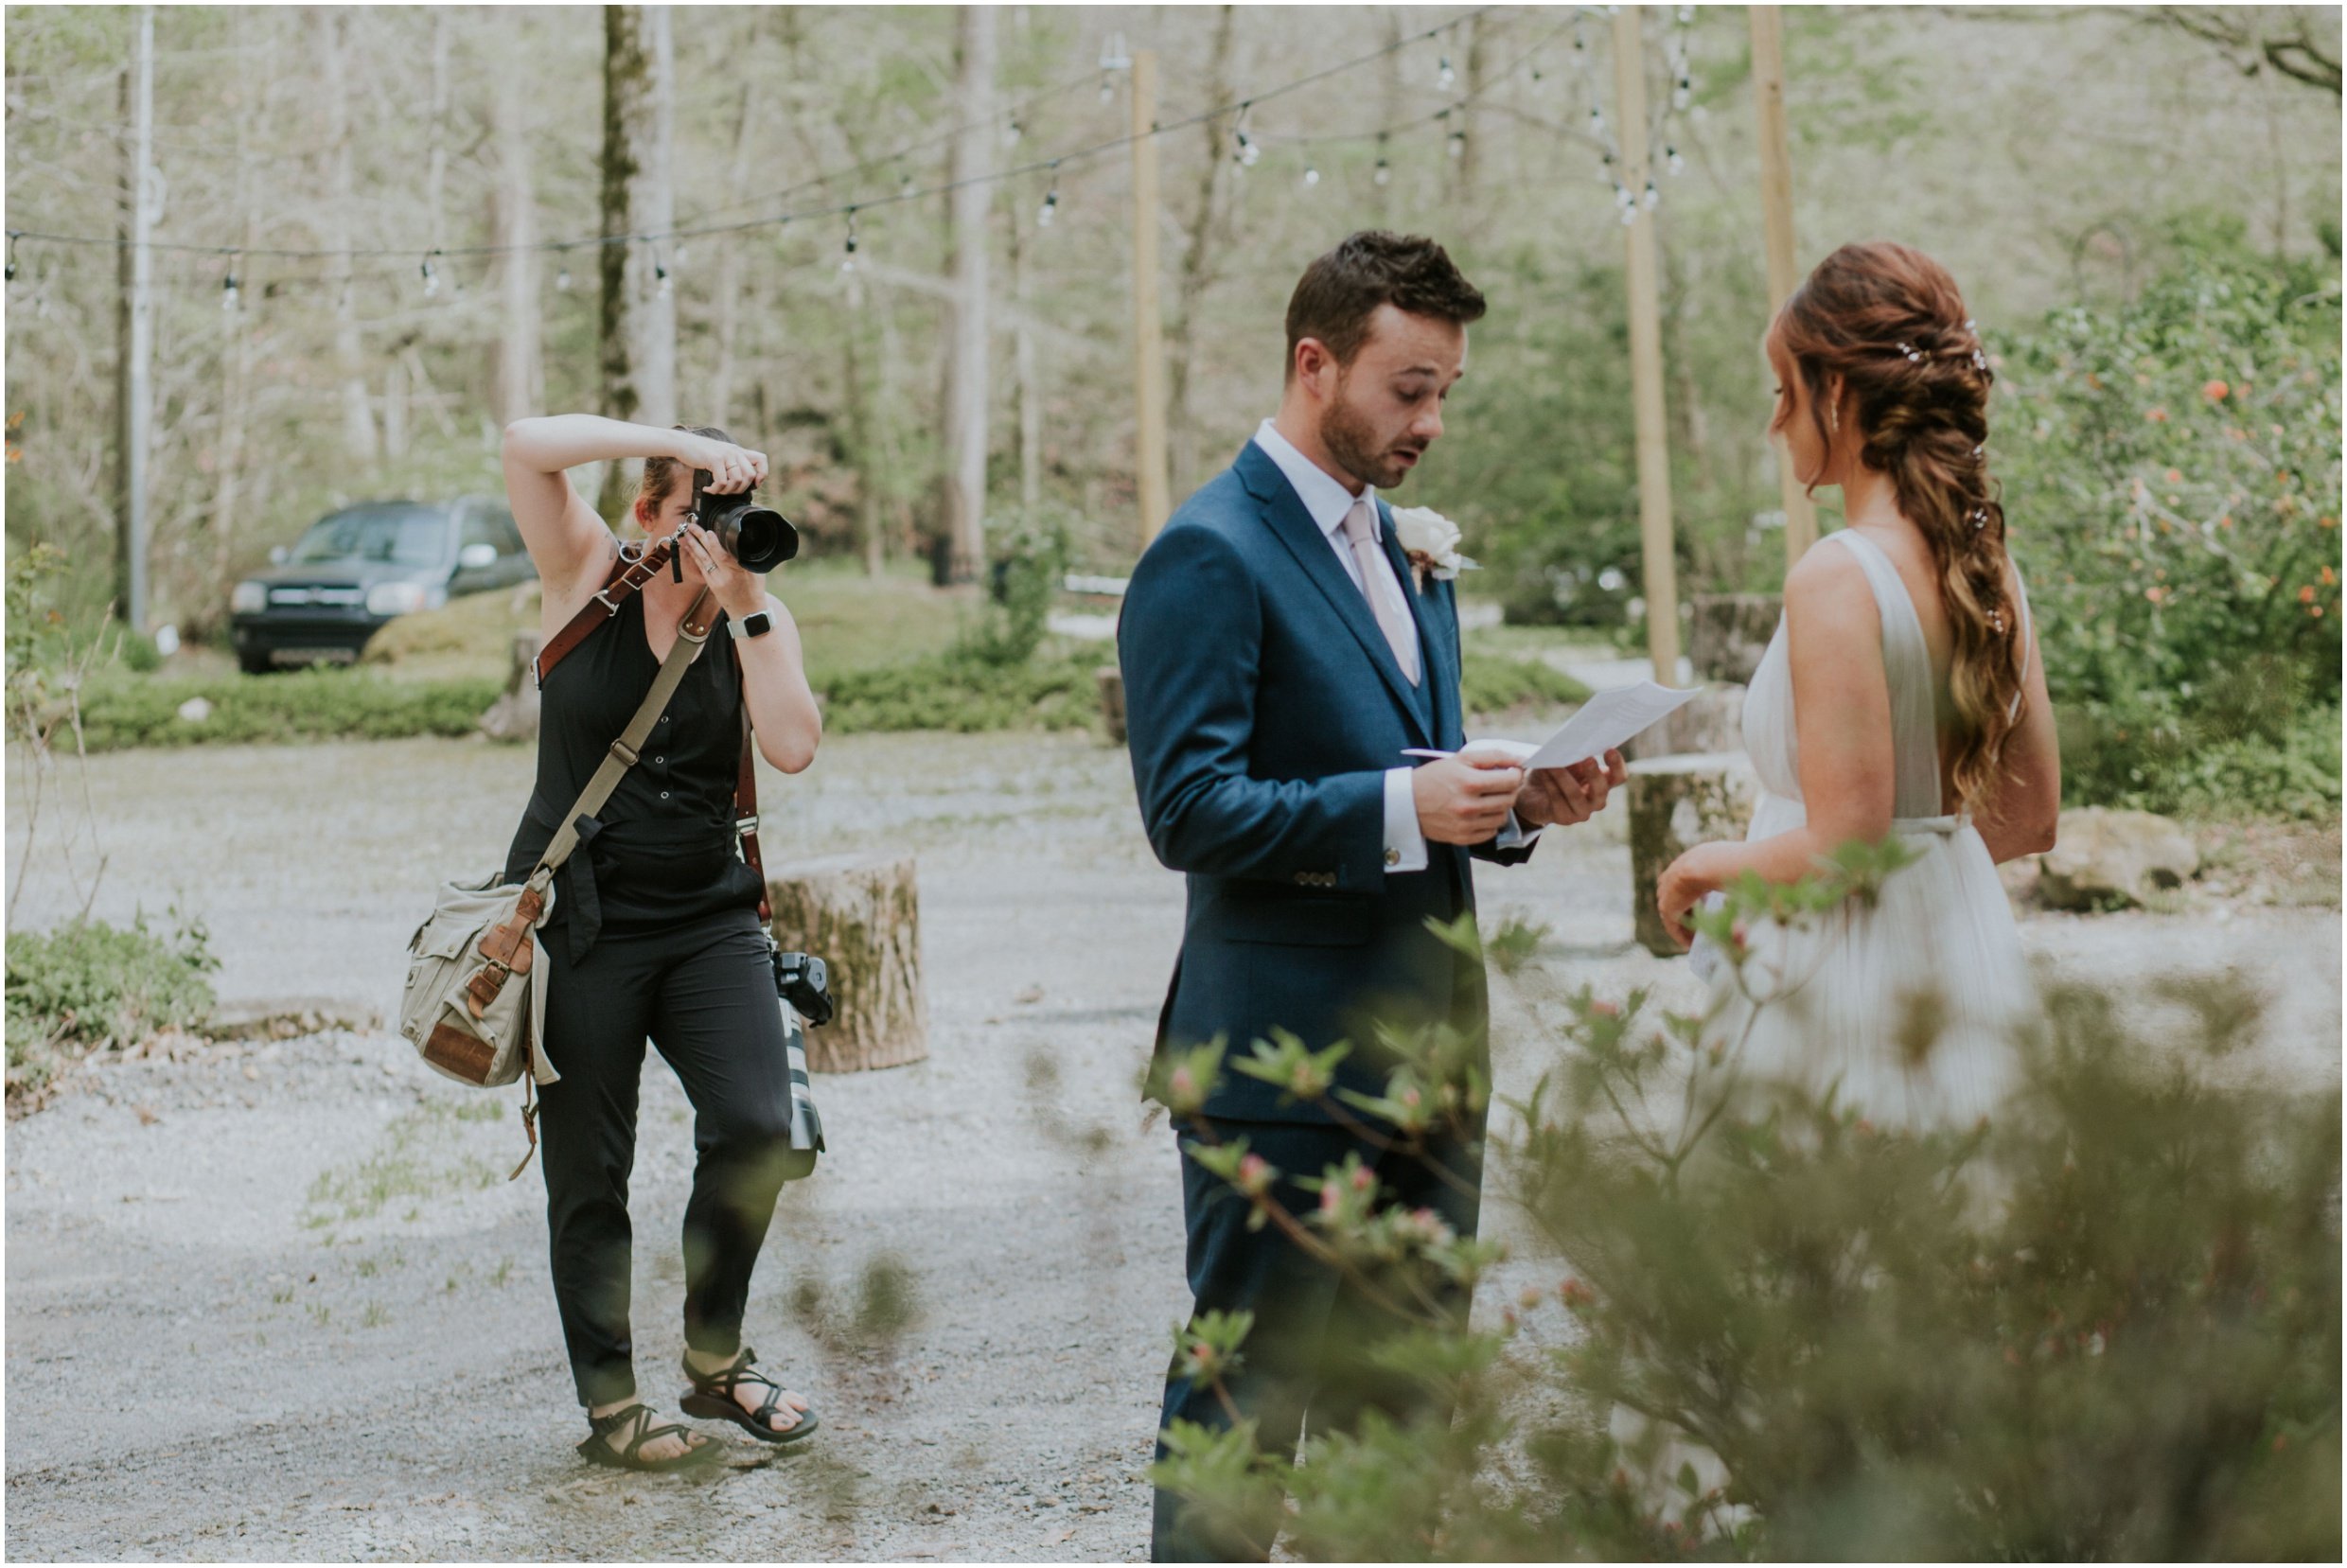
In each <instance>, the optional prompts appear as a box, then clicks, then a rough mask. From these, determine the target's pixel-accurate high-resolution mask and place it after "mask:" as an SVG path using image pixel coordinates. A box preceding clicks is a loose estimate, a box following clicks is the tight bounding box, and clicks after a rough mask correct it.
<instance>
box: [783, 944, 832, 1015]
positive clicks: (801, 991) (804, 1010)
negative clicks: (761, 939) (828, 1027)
mask: <svg viewBox="0 0 2347 1568" xmlns="http://www.w3.org/2000/svg"><path fill="white" fill-rule="evenodd" d="M773 958H774V989H775V991H776V992H777V993H778V994H779V995H781V996H782V998H783V1000H785V1001H786V1002H788V1003H789V1004H790V1006H791V1009H792V1011H793V1012H795V1013H798V1014H799V1016H800V1017H802V1018H804V1019H805V1020H806V1021H807V1027H808V1028H809V1029H821V1027H822V1026H823V1025H825V1024H827V1023H829V1022H831V1014H832V1002H831V971H830V969H829V968H828V967H827V966H826V965H825V964H824V962H823V960H821V959H819V958H817V957H816V956H815V955H814V954H812V953H785V952H784V951H783V950H782V949H781V948H779V947H778V948H775V949H774V950H773Z"/></svg>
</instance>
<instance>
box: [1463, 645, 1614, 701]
mask: <svg viewBox="0 0 2347 1568" xmlns="http://www.w3.org/2000/svg"><path fill="white" fill-rule="evenodd" d="M1588 700H1589V688H1588V687H1587V686H1585V685H1583V684H1582V683H1581V682H1579V681H1578V680H1576V679H1574V678H1572V677H1571V676H1569V675H1566V674H1565V673H1564V672H1563V671H1562V670H1558V669H1552V668H1550V667H1549V666H1548V665H1546V664H1544V663H1542V662H1541V661H1539V660H1537V659H1499V658H1491V657H1485V658H1480V659H1479V658H1476V657H1475V656H1473V654H1470V655H1469V656H1468V658H1467V661H1466V673H1465V676H1464V678H1462V679H1461V680H1460V681H1459V705H1460V706H1461V707H1462V708H1463V709H1464V710H1465V711H1466V712H1468V713H1469V714H1506V713H1509V712H1511V711H1514V710H1517V709H1528V708H1559V707H1563V706H1565V705H1567V704H1569V703H1575V702H1586V701H1588Z"/></svg>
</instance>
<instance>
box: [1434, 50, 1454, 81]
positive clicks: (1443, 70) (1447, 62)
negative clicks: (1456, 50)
mask: <svg viewBox="0 0 2347 1568" xmlns="http://www.w3.org/2000/svg"><path fill="white" fill-rule="evenodd" d="M1457 79H1458V73H1457V72H1456V71H1454V70H1452V69H1451V57H1450V56H1449V55H1444V56H1443V57H1442V62H1441V63H1440V64H1439V65H1437V66H1436V67H1435V85H1436V86H1437V87H1448V86H1450V85H1451V83H1452V82H1454V81H1456V80H1457Z"/></svg>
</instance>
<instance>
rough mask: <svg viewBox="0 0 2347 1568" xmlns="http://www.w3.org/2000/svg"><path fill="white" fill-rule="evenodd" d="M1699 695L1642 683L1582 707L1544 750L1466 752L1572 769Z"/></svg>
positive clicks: (1515, 744)
mask: <svg viewBox="0 0 2347 1568" xmlns="http://www.w3.org/2000/svg"><path fill="white" fill-rule="evenodd" d="M1693 696H1695V690H1694V688H1692V687H1690V688H1687V689H1685V690H1684V691H1682V690H1678V689H1675V688H1673V687H1669V686H1658V685H1656V684H1655V683H1654V682H1653V681H1651V680H1642V681H1640V682H1638V684H1636V685H1635V686H1616V687H1615V688H1613V689H1612V690H1611V691H1604V692H1599V693H1598V694H1597V696H1593V697H1591V698H1590V699H1589V700H1588V701H1587V702H1584V703H1582V704H1581V708H1580V712H1579V713H1577V714H1574V715H1573V716H1572V717H1571V718H1569V719H1567V720H1565V721H1564V726H1563V728H1562V729H1560V730H1559V731H1557V732H1556V733H1555V734H1553V735H1551V736H1549V737H1548V738H1547V739H1546V740H1544V741H1543V742H1541V744H1540V745H1538V746H1531V745H1527V744H1526V743H1525V742H1523V741H1517V740H1473V741H1469V742H1468V743H1467V744H1466V745H1465V746H1464V747H1462V748H1461V751H1462V752H1465V753H1473V752H1485V753H1496V754H1498V755H1501V756H1505V757H1507V758H1508V759H1509V761H1511V762H1513V763H1515V765H1516V766H1519V767H1526V768H1542V767H1570V766H1573V765H1574V764H1575V763H1581V762H1587V761H1589V760H1590V759H1591V758H1593V757H1602V756H1604V755H1605V754H1606V753H1607V752H1608V751H1611V750H1613V749H1615V748H1616V747H1619V746H1622V745H1624V744H1625V743H1627V742H1628V741H1629V740H1630V738H1631V737H1632V735H1635V734H1637V733H1638V732H1639V731H1642V730H1645V729H1647V728H1649V727H1650V726H1651V725H1654V724H1657V723H1659V722H1661V720H1662V719H1663V718H1664V717H1665V716H1666V715H1667V714H1669V713H1670V712H1671V711H1672V710H1673V709H1675V708H1678V707H1679V706H1681V705H1682V704H1684V703H1685V702H1686V701H1687V700H1688V699H1690V698H1691V697H1693ZM1403 755H1404V756H1411V757H1447V756H1449V755H1450V753H1449V752H1447V751H1427V750H1422V749H1416V748H1413V749H1410V750H1408V751H1405V752H1404V753H1403Z"/></svg>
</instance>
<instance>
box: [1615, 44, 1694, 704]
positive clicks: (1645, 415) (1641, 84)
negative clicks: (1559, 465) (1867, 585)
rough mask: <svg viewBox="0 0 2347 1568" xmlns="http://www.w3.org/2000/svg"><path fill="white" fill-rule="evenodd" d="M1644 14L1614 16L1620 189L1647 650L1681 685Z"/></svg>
mask: <svg viewBox="0 0 2347 1568" xmlns="http://www.w3.org/2000/svg"><path fill="white" fill-rule="evenodd" d="M1645 9H1646V8H1645V7H1643V6H1624V7H1623V8H1622V9H1620V10H1619V11H1617V12H1615V16H1614V96H1615V115H1614V118H1615V126H1616V128H1617V133H1618V134H1619V136H1620V138H1621V151H1622V184H1623V185H1626V186H1627V187H1628V188H1629V190H1630V193H1631V195H1632V197H1634V198H1638V199H1639V201H1640V204H1639V205H1637V206H1634V207H1632V209H1631V210H1632V213H1633V214H1635V218H1634V220H1633V221H1632V222H1631V224H1630V225H1629V245H1630V260H1629V282H1630V390H1631V406H1632V411H1633V412H1634V413H1635V414H1636V417H1637V430H1638V537H1639V541H1640V543H1641V544H1642V545H1643V547H1644V556H1645V564H1646V644H1647V652H1648V653H1649V654H1650V656H1652V658H1653V661H1654V678H1655V679H1656V680H1658V681H1660V682H1661V683H1662V684H1663V685H1666V686H1675V685H1677V684H1678V683H1679V573H1678V565H1677V562H1676V561H1675V560H1674V559H1673V557H1672V554H1671V526H1670V449H1669V446H1668V432H1666V430H1665V428H1664V422H1663V421H1664V414H1663V316H1662V297H1661V292H1660V290H1659V289H1658V287H1657V285H1656V283H1655V277H1654V215H1653V213H1652V212H1650V211H1649V210H1648V209H1647V207H1646V206H1645V205H1644V196H1645V193H1646V187H1647V182H1648V180H1649V178H1650V176H1651V175H1652V173H1653V166H1652V164H1651V162H1650V159H1649V156H1648V150H1647V134H1646V48H1645V45H1644V44H1643V43H1642V42H1641V39H1640V32H1639V21H1640V18H1641V16H1642V15H1643V14H1644V12H1645Z"/></svg>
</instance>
